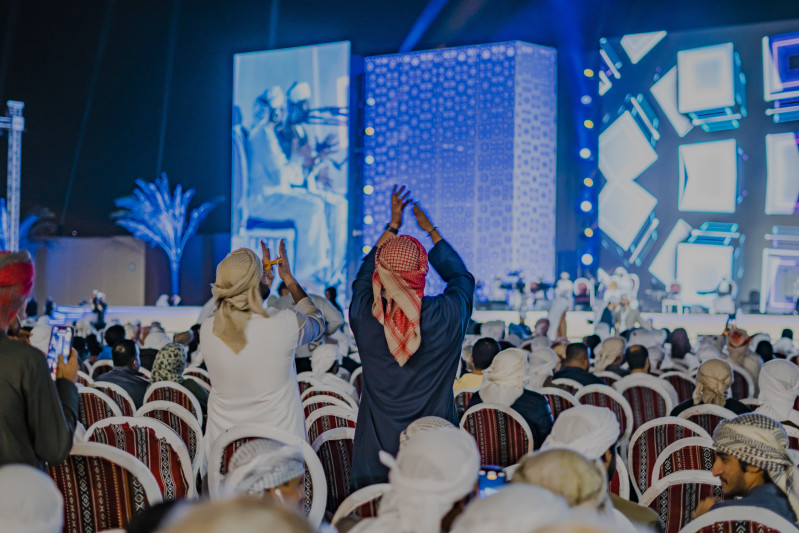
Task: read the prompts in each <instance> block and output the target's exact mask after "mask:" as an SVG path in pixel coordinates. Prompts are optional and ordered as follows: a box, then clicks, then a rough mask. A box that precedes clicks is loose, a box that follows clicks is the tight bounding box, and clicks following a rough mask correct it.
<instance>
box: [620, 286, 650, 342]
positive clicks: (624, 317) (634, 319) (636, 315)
mask: <svg viewBox="0 0 799 533" xmlns="http://www.w3.org/2000/svg"><path fill="white" fill-rule="evenodd" d="M613 321H614V322H615V323H616V331H617V332H618V333H622V332H624V331H629V330H631V329H634V328H636V327H641V328H645V329H649V322H647V321H646V320H644V319H643V317H641V313H640V312H639V311H638V309H633V308H632V307H631V306H630V298H629V296H627V295H622V296H621V300H620V302H619V305H618V306H617V307H616V308H615V309H614V310H613Z"/></svg>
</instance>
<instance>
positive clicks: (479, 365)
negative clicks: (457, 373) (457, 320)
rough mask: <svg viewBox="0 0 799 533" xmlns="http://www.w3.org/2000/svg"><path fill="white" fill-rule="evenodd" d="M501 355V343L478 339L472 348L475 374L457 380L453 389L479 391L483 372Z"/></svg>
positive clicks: (456, 390) (489, 338)
mask: <svg viewBox="0 0 799 533" xmlns="http://www.w3.org/2000/svg"><path fill="white" fill-rule="evenodd" d="M498 353H499V343H498V342H497V341H496V340H494V339H493V338H491V337H483V338H482V339H478V340H477V342H475V343H474V346H472V365H473V366H474V372H470V373H468V374H464V375H462V376H461V377H459V378H458V379H456V380H455V383H454V385H453V386H452V389H453V390H454V391H455V392H458V391H459V390H460V389H465V388H470V389H472V388H473V389H477V388H479V387H480V385H481V384H482V383H483V371H484V370H485V369H486V368H488V367H489V366H491V362H492V361H493V360H494V357H495V356H496V355H497V354H498Z"/></svg>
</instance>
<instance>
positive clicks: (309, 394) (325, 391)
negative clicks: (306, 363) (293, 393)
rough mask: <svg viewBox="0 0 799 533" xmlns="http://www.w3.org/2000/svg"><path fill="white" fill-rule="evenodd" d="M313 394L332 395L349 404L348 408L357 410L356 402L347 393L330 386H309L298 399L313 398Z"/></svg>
mask: <svg viewBox="0 0 799 533" xmlns="http://www.w3.org/2000/svg"><path fill="white" fill-rule="evenodd" d="M315 396H332V397H333V398H338V399H339V400H342V401H345V402H347V404H349V406H350V408H351V409H352V410H353V411H355V412H356V413H357V412H358V403H357V402H356V401H355V400H353V399H352V398H350V396H349V395H347V394H344V393H343V392H341V391H339V390H336V389H331V388H330V387H325V386H324V385H323V386H315V387H311V388H310V389H306V390H305V392H303V393H302V395H300V399H301V400H307V399H308V398H313V397H315Z"/></svg>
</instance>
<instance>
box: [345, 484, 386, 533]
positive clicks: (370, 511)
mask: <svg viewBox="0 0 799 533" xmlns="http://www.w3.org/2000/svg"><path fill="white" fill-rule="evenodd" d="M389 489H391V485H389V484H388V483H377V484H375V485H369V486H368V487H364V488H362V489H360V490H356V491H355V492H353V493H352V494H350V495H349V496H347V498H346V499H345V500H344V501H343V502H341V505H339V506H338V509H337V510H336V514H334V515H333V519H332V520H331V521H330V525H331V526H334V527H335V525H336V524H338V523H339V522H340V521H341V520H342V519H343V518H346V517H348V516H350V515H352V514H355V516H356V517H357V518H358V519H363V518H372V517H373V516H377V506H378V504H379V503H380V500H381V499H382V498H383V495H384V494H386V493H387V492H388V491H389Z"/></svg>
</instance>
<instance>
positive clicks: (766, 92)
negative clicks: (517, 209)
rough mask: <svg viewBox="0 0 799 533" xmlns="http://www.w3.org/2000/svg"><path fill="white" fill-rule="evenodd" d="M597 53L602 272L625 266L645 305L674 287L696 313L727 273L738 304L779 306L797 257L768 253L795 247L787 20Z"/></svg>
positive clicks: (796, 136)
mask: <svg viewBox="0 0 799 533" xmlns="http://www.w3.org/2000/svg"><path fill="white" fill-rule="evenodd" d="M599 56H600V67H601V68H600V74H599V77H600V86H599V94H600V102H601V113H602V119H601V129H600V135H599V158H598V166H599V170H600V173H601V175H602V178H603V179H602V180H601V183H600V184H599V186H600V187H601V189H600V191H599V204H598V205H599V213H598V217H599V220H598V223H599V229H600V230H601V239H602V247H603V249H602V252H601V258H600V265H601V266H602V268H603V269H604V270H605V271H609V272H612V271H614V270H615V269H616V268H618V267H620V266H623V267H625V268H626V269H627V270H628V271H630V272H632V273H634V274H636V275H637V276H638V277H639V278H640V281H641V283H640V290H639V291H638V298H639V300H641V302H642V305H644V306H647V304H649V306H653V305H655V303H656V302H657V299H658V296H659V295H662V294H663V292H662V291H664V290H668V289H673V288H674V287H675V283H677V284H679V285H680V286H681V288H682V289H683V290H682V294H681V297H682V298H683V300H684V302H685V303H686V304H688V305H701V306H705V307H708V306H709V303H710V301H711V300H712V298H713V291H715V289H716V288H717V287H718V285H719V283H721V281H722V280H723V279H724V278H727V279H730V278H731V279H732V281H734V282H735V283H736V284H737V288H738V302H739V306H741V307H744V308H745V310H749V309H752V308H755V307H758V306H757V302H758V297H760V301H761V302H762V305H761V306H759V309H760V310H762V311H768V312H785V311H789V310H790V308H791V307H792V301H793V299H795V295H794V294H793V292H795V291H793V289H788V288H786V286H785V283H784V282H783V281H780V280H782V279H784V278H785V275H784V272H782V270H785V269H794V270H796V269H797V268H799V262H797V260H796V257H795V255H792V254H784V253H783V254H776V255H779V256H780V257H781V261H782V263H780V265H781V266H780V268H781V269H782V270H780V268H777V267H775V266H773V265H774V264H776V263H775V262H774V260H773V257H774V256H775V254H774V253H772V252H770V251H769V250H771V251H773V250H775V249H776V250H783V249H786V248H792V247H794V246H796V244H799V243H797V242H796V241H797V240H799V239H796V238H795V237H792V235H794V234H796V231H795V229H796V228H795V227H797V226H799V218H797V217H796V216H795V215H796V214H797V213H799V21H783V22H778V23H768V24H757V25H747V26H739V27H729V28H714V29H704V30H696V31H689V32H680V33H667V32H664V31H661V32H651V33H644V34H636V35H626V36H623V37H621V38H614V39H602V40H601V41H600V53H599ZM709 257H713V258H715V259H714V260H713V261H711V262H708V261H709V260H708V258H709ZM791 271H793V270H791ZM754 291H757V292H758V293H760V294H759V295H758V294H755V293H754ZM647 296H650V297H651V298H650V299H649V301H648V302H647ZM745 303H748V304H749V307H748V308H747V307H746V306H745Z"/></svg>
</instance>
